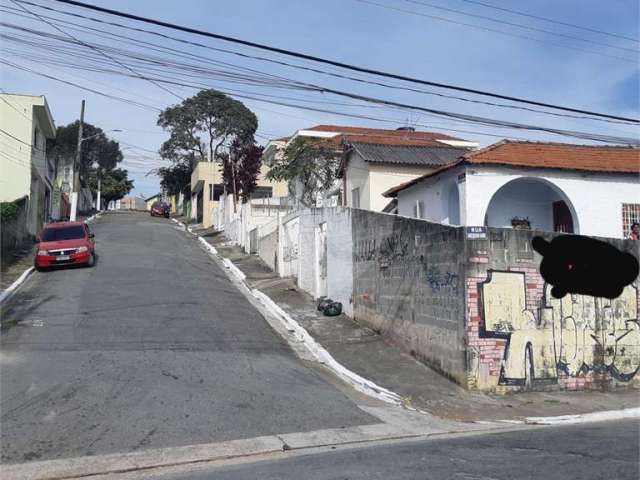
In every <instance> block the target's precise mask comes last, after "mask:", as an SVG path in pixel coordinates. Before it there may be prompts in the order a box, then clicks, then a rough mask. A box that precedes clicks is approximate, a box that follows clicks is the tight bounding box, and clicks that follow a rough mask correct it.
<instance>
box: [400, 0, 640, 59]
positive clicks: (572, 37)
mask: <svg viewBox="0 0 640 480" xmlns="http://www.w3.org/2000/svg"><path fill="white" fill-rule="evenodd" d="M404 1H405V2H407V3H412V4H414V5H422V6H424V7H428V8H435V9H437V10H443V11H445V12H451V13H456V14H458V15H464V16H467V17H472V18H479V19H481V20H486V21H488V22H493V23H498V24H500V25H509V26H511V27H517V28H522V29H525V30H531V31H533V32H539V33H545V34H547V35H555V36H557V37H562V38H567V39H570V40H577V41H579V42H584V43H590V44H592V45H600V46H603V47H609V48H615V49H618V50H625V51H627V52H632V53H637V50H636V49H633V48H628V47H621V46H619V45H614V44H611V43H603V42H599V41H597V40H591V39H588V38H582V37H576V36H575V35H568V34H565V33H560V32H554V31H552V30H545V29H544V28H538V27H532V26H531V25H524V24H522V23H516V22H510V21H508V20H500V19H497V18H493V17H487V16H485V15H478V14H475V13H469V12H465V11H463V10H456V9H454V8H448V7H442V6H439V5H434V4H432V3H428V2H423V1H419V0H404ZM502 33H507V32H502ZM593 53H597V52H593Z"/></svg>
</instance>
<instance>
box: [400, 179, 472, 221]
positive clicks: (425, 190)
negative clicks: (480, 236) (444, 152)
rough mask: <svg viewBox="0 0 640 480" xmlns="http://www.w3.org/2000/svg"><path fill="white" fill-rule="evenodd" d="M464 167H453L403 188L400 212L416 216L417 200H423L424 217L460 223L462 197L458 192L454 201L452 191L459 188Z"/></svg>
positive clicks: (430, 219)
mask: <svg viewBox="0 0 640 480" xmlns="http://www.w3.org/2000/svg"><path fill="white" fill-rule="evenodd" d="M463 171H464V170H463V169H462V168H452V169H451V170H449V171H446V172H443V173H442V174H440V175H437V176H435V177H432V178H427V179H425V180H423V181H422V182H420V183H418V184H416V185H414V186H412V187H409V188H407V189H405V190H402V191H401V192H400V193H399V195H398V214H399V215H403V216H405V217H414V212H415V210H414V207H415V205H416V202H422V205H423V212H422V217H421V218H422V219H423V220H429V221H431V222H437V223H446V224H449V225H458V224H460V204H461V201H460V200H459V199H460V198H461V195H460V193H458V199H456V200H457V201H456V202H452V195H451V193H452V191H454V189H455V190H456V191H457V190H459V184H458V175H459V174H460V173H461V172H463Z"/></svg>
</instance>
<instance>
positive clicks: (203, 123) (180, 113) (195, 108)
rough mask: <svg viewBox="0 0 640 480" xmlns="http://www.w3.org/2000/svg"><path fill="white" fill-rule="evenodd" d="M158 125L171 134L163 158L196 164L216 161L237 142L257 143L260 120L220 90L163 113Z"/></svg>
mask: <svg viewBox="0 0 640 480" xmlns="http://www.w3.org/2000/svg"><path fill="white" fill-rule="evenodd" d="M158 125H159V126H161V127H162V128H164V129H166V130H168V131H169V132H170V137H169V140H167V141H166V142H164V144H163V145H162V147H161V148H160V155H161V156H162V157H163V158H166V159H169V160H172V161H175V162H178V161H183V162H188V163H189V164H191V165H193V163H194V162H195V161H202V160H208V161H214V160H216V159H217V158H219V154H220V153H221V152H224V151H225V150H228V148H229V146H230V145H231V143H232V142H233V141H239V142H241V143H253V136H254V134H255V132H256V130H257V128H258V119H257V117H256V116H255V114H254V113H253V112H252V111H251V110H249V109H248V108H247V107H245V106H244V104H243V103H242V102H239V101H237V100H234V99H232V98H230V97H228V96H226V95H225V94H224V93H222V92H218V91H217V90H202V91H200V92H199V93H198V94H197V95H195V96H193V97H190V98H187V99H185V100H184V101H182V103H180V104H178V105H175V106H172V107H168V108H166V109H165V110H163V111H162V112H161V113H160V116H159V117H158Z"/></svg>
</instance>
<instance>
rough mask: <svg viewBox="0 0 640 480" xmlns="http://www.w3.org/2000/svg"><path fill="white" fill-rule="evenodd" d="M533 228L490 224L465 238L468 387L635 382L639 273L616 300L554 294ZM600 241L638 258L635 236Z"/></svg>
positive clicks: (639, 358) (639, 350)
mask: <svg viewBox="0 0 640 480" xmlns="http://www.w3.org/2000/svg"><path fill="white" fill-rule="evenodd" d="M533 235H534V234H533V233H532V232H528V231H515V230H511V229H497V228H490V229H488V231H487V235H486V236H487V238H486V239H480V240H468V241H467V242H468V244H467V252H468V258H467V268H466V297H467V298H466V300H467V345H468V347H467V364H468V367H467V368H468V378H467V387H468V388H470V389H478V390H485V391H497V392H501V393H504V392H509V391H517V390H520V389H525V388H531V389H533V390H546V389H570V390H582V389H591V388H596V389H602V388H607V387H612V386H623V385H631V384H637V383H639V382H638V380H639V378H636V372H637V371H638V367H640V326H639V325H638V301H639V300H638V284H637V280H636V283H635V284H634V285H631V286H628V287H627V288H626V289H625V290H624V291H623V293H622V295H621V296H619V297H618V298H616V299H614V300H607V299H603V298H595V297H591V296H583V295H566V296H565V297H564V298H562V299H561V300H558V299H555V298H553V297H552V296H551V294H550V286H548V285H546V284H545V282H544V280H543V279H542V277H541V276H540V274H539V273H538V267H539V263H540V260H541V258H540V256H539V255H538V254H537V253H535V252H532V250H531V247H530V245H531V238H532V236H533ZM545 236H546V237H547V238H548V239H551V238H553V236H554V234H548V235H545ZM605 240H606V241H608V242H609V243H611V244H613V245H615V246H616V247H617V248H619V249H621V250H623V251H628V252H630V253H632V254H634V255H635V256H636V258H637V257H638V247H639V246H638V242H634V241H631V240H626V241H623V240H616V239H605Z"/></svg>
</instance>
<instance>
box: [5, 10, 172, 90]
mask: <svg viewBox="0 0 640 480" xmlns="http://www.w3.org/2000/svg"><path fill="white" fill-rule="evenodd" d="M11 1H12V2H13V3H14V4H16V5H18V6H19V7H20V8H22V9H23V10H24V11H25V12H27V13H30V14H31V15H33V16H34V17H36V18H38V19H39V20H40V21H41V22H43V23H45V24H47V25H49V26H50V27H51V28H54V29H55V30H57V31H58V32H60V33H62V34H63V35H66V36H68V37H69V38H72V39H73V40H75V41H76V42H78V43H80V44H82V45H84V46H85V47H87V48H89V49H91V50H95V51H97V52H99V53H100V54H101V55H103V56H105V57H106V58H108V59H109V60H111V61H112V62H114V63H116V64H118V65H120V66H121V67H123V68H125V69H127V70H129V71H130V72H131V73H133V74H134V75H136V76H138V77H139V78H142V76H141V75H139V74H138V72H136V71H135V70H134V69H132V68H131V67H129V66H128V65H125V64H124V63H121V62H119V61H118V60H116V59H115V58H113V57H111V56H110V55H108V54H107V53H105V52H104V51H102V50H100V49H99V48H97V47H95V46H92V45H89V44H87V43H85V42H83V41H82V40H79V39H77V38H76V37H74V36H73V35H71V34H70V33H67V32H65V31H64V30H62V29H61V28H59V27H57V26H56V25H54V24H53V23H51V22H49V21H48V20H46V19H44V18H42V17H41V16H40V15H38V14H37V13H35V12H32V11H31V10H28V9H27V7H25V6H23V5H20V3H19V2H17V1H16V0H11ZM150 82H151V83H152V84H153V85H155V86H156V87H158V88H160V89H161V90H164V91H165V92H168V93H170V94H171V95H173V96H174V97H177V98H179V99H180V100H184V98H182V97H181V96H180V95H178V94H176V93H174V92H172V91H171V90H169V89H168V88H166V87H164V86H162V85H158V84H157V83H155V82H153V81H151V80H150Z"/></svg>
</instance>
